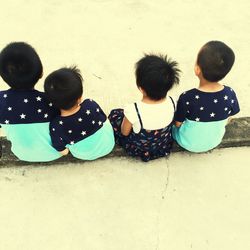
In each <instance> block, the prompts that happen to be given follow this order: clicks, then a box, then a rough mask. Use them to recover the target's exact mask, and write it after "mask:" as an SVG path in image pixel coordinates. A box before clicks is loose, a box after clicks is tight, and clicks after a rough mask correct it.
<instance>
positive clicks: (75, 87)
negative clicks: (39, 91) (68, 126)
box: [44, 66, 83, 110]
mask: <svg viewBox="0 0 250 250" xmlns="http://www.w3.org/2000/svg"><path fill="white" fill-rule="evenodd" d="M82 82H83V79H82V76H81V73H80V70H79V69H78V68H77V67H76V66H72V67H69V68H61V69H58V70H56V71H54V72H52V73H51V74H49V75H48V76H47V77H46V79H45V83H44V91H45V94H46V95H47V97H48V99H49V100H50V101H51V102H52V103H53V104H54V106H55V107H57V108H59V109H64V110H68V109H70V108H72V107H73V106H74V105H76V103H77V100H78V99H79V98H80V97H81V96H82V93H83V87H82Z"/></svg>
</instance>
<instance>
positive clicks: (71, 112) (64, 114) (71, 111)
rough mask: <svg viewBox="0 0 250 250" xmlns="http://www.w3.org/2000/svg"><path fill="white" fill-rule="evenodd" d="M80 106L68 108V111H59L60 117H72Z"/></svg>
mask: <svg viewBox="0 0 250 250" xmlns="http://www.w3.org/2000/svg"><path fill="white" fill-rule="evenodd" d="M80 108H81V106H80V105H78V104H76V105H75V106H74V107H72V108H70V109H67V110H66V109H61V116H70V115H73V114H75V113H77V112H78V111H79V110H80Z"/></svg>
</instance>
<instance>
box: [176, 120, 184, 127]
mask: <svg viewBox="0 0 250 250" xmlns="http://www.w3.org/2000/svg"><path fill="white" fill-rule="evenodd" d="M174 123H175V126H176V127H177V128H179V127H180V126H181V125H182V123H183V122H178V121H175V122H174Z"/></svg>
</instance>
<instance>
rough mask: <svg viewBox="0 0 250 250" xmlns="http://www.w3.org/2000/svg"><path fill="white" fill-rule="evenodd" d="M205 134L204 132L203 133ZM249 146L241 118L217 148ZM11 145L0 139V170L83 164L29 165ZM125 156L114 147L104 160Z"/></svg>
mask: <svg viewBox="0 0 250 250" xmlns="http://www.w3.org/2000/svg"><path fill="white" fill-rule="evenodd" d="M204 133H205V131H204ZM243 146H250V117H241V118H236V119H233V120H232V121H231V122H230V123H229V124H228V125H227V127H226V133H225V136H224V138H223V140H222V142H221V144H220V145H219V146H218V147H217V148H229V147H243ZM10 148H11V143H10V142H9V141H8V140H6V138H5V137H0V150H1V151H0V157H1V158H0V168H2V167H10V166H23V165H45V164H46V165H54V164H67V163H74V162H78V163H79V162H83V161H82V160H78V159H76V158H74V157H72V156H71V155H68V156H65V157H62V158H60V159H58V160H56V161H53V162H48V163H44V162H43V163H30V162H24V161H20V160H19V159H17V157H15V156H14V155H13V154H12V152H11V150H10ZM179 151H183V149H182V148H181V147H179V146H178V145H177V144H174V147H173V152H179ZM122 156H126V154H125V153H124V151H123V150H122V149H121V148H120V147H116V148H115V149H114V150H113V152H112V153H110V154H109V155H107V156H105V158H112V157H122Z"/></svg>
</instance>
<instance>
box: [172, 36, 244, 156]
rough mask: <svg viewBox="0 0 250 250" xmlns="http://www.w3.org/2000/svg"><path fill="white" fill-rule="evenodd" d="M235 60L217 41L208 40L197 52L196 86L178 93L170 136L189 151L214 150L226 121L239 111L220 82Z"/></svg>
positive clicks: (227, 89) (231, 93) (230, 90)
mask: <svg viewBox="0 0 250 250" xmlns="http://www.w3.org/2000/svg"><path fill="white" fill-rule="evenodd" d="M234 59H235V56H234V52H233V51H232V49H231V48H229V47H228V46H227V45H226V44H224V43H223V42H220V41H210V42H208V43H206V44H205V45H204V46H203V47H202V48H201V50H200V51H199V53H198V57H197V62H196V65H195V69H194V71H195V74H196V76H197V77H198V78H199V81H200V83H199V87H198V88H193V89H191V90H189V91H186V92H184V93H183V94H181V96H180V97H179V100H178V104H177V110H176V114H175V126H174V127H173V136H174V139H175V140H176V141H177V143H178V144H179V145H180V146H181V147H183V148H185V149H187V150H189V151H191V152H205V151H208V150H210V149H212V148H215V147H216V146H217V145H219V144H220V142H221V140H222V138H223V136H224V133H225V126H226V124H227V122H228V118H229V117H230V116H233V115H235V114H237V113H238V112H239V111H240V109H239V104H238V100H237V97H236V94H235V92H234V91H233V89H232V88H230V87H227V86H224V85H222V84H220V83H219V81H220V80H222V79H223V78H224V77H225V76H226V75H227V73H228V72H229V71H230V70H231V68H232V66H233V64H234Z"/></svg>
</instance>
